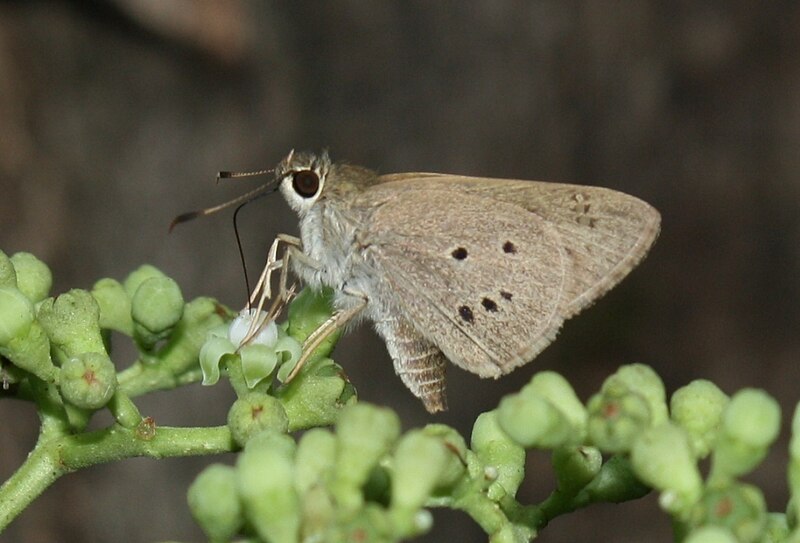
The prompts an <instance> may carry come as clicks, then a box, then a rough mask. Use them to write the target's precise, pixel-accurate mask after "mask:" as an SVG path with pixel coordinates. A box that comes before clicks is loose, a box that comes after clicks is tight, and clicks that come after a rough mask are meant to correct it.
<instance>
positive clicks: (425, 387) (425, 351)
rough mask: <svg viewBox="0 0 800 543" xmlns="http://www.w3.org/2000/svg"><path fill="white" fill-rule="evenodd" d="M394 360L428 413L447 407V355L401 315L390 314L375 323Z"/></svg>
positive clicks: (410, 388)
mask: <svg viewBox="0 0 800 543" xmlns="http://www.w3.org/2000/svg"><path fill="white" fill-rule="evenodd" d="M375 327H376V329H377V331H378V333H379V334H380V335H381V336H383V338H384V339H385V340H386V347H387V349H388V350H389V355H391V357H392V360H393V361H394V371H395V373H397V375H398V376H399V377H400V380H401V381H403V384H405V385H406V387H407V388H408V389H409V390H410V391H411V393H412V394H413V395H414V396H416V397H417V398H419V399H420V400H422V403H423V405H425V409H427V410H428V412H429V413H436V412H437V411H445V410H447V391H446V382H445V369H446V364H447V358H445V356H444V354H442V351H440V350H439V349H438V348H437V347H436V345H434V344H433V343H431V342H429V341H428V340H426V339H424V338H423V337H422V336H420V335H419V333H418V332H417V331H416V330H415V329H414V328H413V327H412V326H411V323H409V322H408V321H407V320H405V319H404V318H402V317H397V316H388V317H386V318H385V319H382V320H380V321H378V322H377V323H376V326H375Z"/></svg>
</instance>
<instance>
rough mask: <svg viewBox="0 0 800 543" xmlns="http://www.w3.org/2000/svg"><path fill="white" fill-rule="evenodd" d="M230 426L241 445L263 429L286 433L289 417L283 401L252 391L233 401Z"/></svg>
mask: <svg viewBox="0 0 800 543" xmlns="http://www.w3.org/2000/svg"><path fill="white" fill-rule="evenodd" d="M228 427H229V428H230V430H231V434H232V435H233V439H234V440H235V441H236V443H238V444H239V445H244V444H245V443H247V441H248V440H249V439H250V438H251V437H253V436H254V435H256V434H258V433H259V432H261V431H262V430H265V429H270V430H274V431H276V432H281V433H285V432H286V431H287V429H288V428H289V418H288V417H287V416H286V411H284V410H283V406H282V405H281V402H279V401H278V400H277V399H275V398H273V397H272V396H269V395H267V394H263V393H261V392H251V393H249V394H246V395H244V396H242V397H241V398H239V399H238V400H236V401H235V402H233V405H232V406H231V409H230V411H228Z"/></svg>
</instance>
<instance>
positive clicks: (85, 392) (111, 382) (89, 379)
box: [60, 353, 117, 409]
mask: <svg viewBox="0 0 800 543" xmlns="http://www.w3.org/2000/svg"><path fill="white" fill-rule="evenodd" d="M60 387H61V395H62V396H63V397H64V400H65V401H67V402H69V403H71V404H72V405H74V406H76V407H80V408H82V409H100V408H101V407H103V406H104V405H106V404H107V403H108V401H109V400H110V399H111V397H112V396H113V395H114V392H115V391H116V389H117V374H116V370H115V368H114V364H113V363H112V362H111V359H110V358H108V355H106V354H103V353H81V354H80V355H78V356H76V357H73V358H70V359H69V360H67V361H66V362H65V363H64V365H63V366H62V367H61V383H60Z"/></svg>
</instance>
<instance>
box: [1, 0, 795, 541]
mask: <svg viewBox="0 0 800 543" xmlns="http://www.w3.org/2000/svg"><path fill="white" fill-rule="evenodd" d="M799 45H800V4H798V3H796V2H789V1H786V2H779V1H775V2H757V1H755V0H738V1H736V0H733V1H729V2H712V1H698V0H692V1H689V0H676V1H671V2H657V1H638V2H634V1H621V2H571V1H566V2H565V1H563V0H553V1H543V2H532V1H530V2H522V1H516V2H497V1H494V0H484V1H480V2H462V1H448V2H423V1H408V2H371V1H368V0H363V1H354V0H353V1H342V2H336V3H323V2H310V1H292V2H276V3H266V2H259V1H257V0H238V1H237V0H228V1H225V2H213V1H195V2H189V1H177V0H163V1H154V0H151V1H145V0H116V1H108V2H101V1H96V2H92V1H78V0H75V1H62V2H57V1H31V2H23V1H16V2H13V1H3V2H0V248H2V249H3V250H5V251H6V252H7V253H9V254H10V253H13V252H15V251H19V250H27V251H31V252H33V253H35V254H36V255H38V256H39V257H40V258H42V259H43V260H45V261H46V262H47V263H48V264H49V265H50V266H51V267H52V269H53V271H54V274H55V286H54V292H56V293H58V292H62V291H64V290H66V289H68V288H72V287H86V288H88V287H90V286H91V285H92V284H93V282H94V281H95V280H96V279H98V278H101V277H106V276H110V277H116V278H120V279H121V278H123V277H124V276H125V275H126V274H127V273H128V272H129V271H130V270H132V269H133V268H135V267H136V266H138V265H140V264H142V263H145V262H149V263H152V264H154V265H156V266H158V267H159V268H161V269H162V270H164V271H165V272H166V273H167V274H169V275H171V276H172V277H174V278H175V279H176V280H177V281H178V282H179V284H180V285H181V286H182V288H183V291H184V295H185V296H186V297H187V298H192V297H195V296H198V295H212V296H215V297H217V298H219V299H220V300H222V301H223V302H224V303H226V304H229V305H231V306H240V305H242V303H243V301H244V290H245V287H244V284H243V280H242V273H241V268H240V265H239V262H238V256H237V253H236V248H235V242H234V236H233V231H232V228H231V222H230V214H222V215H221V216H216V217H213V218H209V219H206V220H204V221H200V222H195V223H192V224H190V225H185V226H182V227H181V228H179V229H178V230H176V231H175V232H174V233H172V234H171V235H167V232H166V226H167V225H168V224H169V221H170V220H171V218H172V217H173V216H174V215H175V214H177V213H179V212H182V211H186V210H188V209H193V208H197V207H203V206H206V205H210V204H212V203H216V202H220V201H223V200H225V199H228V198H230V197H232V196H234V195H237V194H240V193H242V192H244V191H245V190H246V189H249V188H251V187H252V186H254V184H255V182H253V183H250V182H247V181H241V182H238V181H237V182H231V183H230V184H225V185H222V186H214V183H213V178H214V173H215V172H216V171H217V170H220V169H236V170H246V169H254V168H262V167H271V166H272V165H274V164H275V163H276V162H277V161H278V160H280V159H281V158H282V157H283V155H284V154H285V153H286V152H287V151H288V150H289V149H291V148H297V149H311V150H317V149H320V148H324V147H327V148H329V149H330V150H331V153H332V155H333V157H334V158H338V159H343V160H348V161H351V162H354V163H358V164H362V165H366V166H370V167H373V168H376V169H378V170H380V171H382V172H394V171H414V170H417V171H419V170H423V171H431V170H432V171H444V172H452V173H464V174H471V175H486V176H499V177H512V178H533V179H543V180H554V181H574V182H579V183H583V184H598V185H605V186H608V187H612V188H616V189H619V190H623V191H626V192H629V193H632V194H634V195H637V196H639V197H641V198H643V199H645V200H647V201H649V202H651V203H652V204H653V205H655V206H656V207H657V208H658V209H659V210H660V211H661V212H662V215H663V231H662V234H661V238H660V240H659V241H658V243H657V244H656V246H655V248H654V250H653V252H652V253H651V255H650V256H649V257H648V259H647V260H646V261H645V262H644V264H643V265H642V266H641V267H640V268H639V269H637V270H636V271H635V272H634V273H633V274H632V275H631V277H630V278H629V279H628V280H627V281H625V282H624V283H623V284H622V285H621V286H620V287H618V288H617V289H615V290H614V292H612V293H611V294H610V295H609V296H607V297H606V298H605V299H603V300H602V301H601V302H599V303H598V304H597V305H596V306H595V307H593V308H591V309H590V310H588V311H587V312H586V313H584V314H583V315H581V316H580V317H579V318H577V319H575V320H574V321H572V322H569V323H568V324H567V326H566V327H565V329H564V331H563V332H562V333H561V335H560V338H559V340H558V341H557V342H556V343H555V344H554V345H553V346H552V347H550V348H548V349H547V350H546V351H545V352H544V353H543V354H542V355H541V356H540V357H539V358H538V359H537V361H536V363H535V364H533V365H530V366H527V367H524V368H522V369H520V370H518V371H517V372H515V374H513V375H512V376H510V377H508V378H505V379H502V380H500V381H497V382H488V381H481V380H479V379H478V378H477V377H473V376H471V375H467V374H465V373H464V372H462V371H460V370H457V369H453V371H452V372H451V373H450V403H451V411H450V412H448V413H447V414H445V415H444V416H439V417H435V419H434V420H437V421H441V422H446V423H449V424H453V425H455V426H456V427H457V428H459V429H460V430H461V431H463V432H465V433H467V434H468V432H469V428H470V422H471V421H472V420H473V419H474V417H475V416H476V415H477V414H478V413H480V412H481V411H483V410H486V409H489V408H491V407H493V406H495V405H496V403H497V401H498V400H499V399H500V397H501V396H502V395H503V394H504V393H507V392H510V391H513V390H516V389H517V388H518V387H519V386H520V385H521V384H522V383H523V382H525V381H526V380H527V379H529V378H530V376H531V375H532V374H533V373H534V372H535V371H536V370H540V369H553V370H556V371H559V372H561V373H562V374H564V375H565V376H566V377H567V378H568V379H569V380H570V381H571V382H572V383H574V385H575V386H576V388H577V389H578V392H579V394H580V395H581V397H582V398H586V397H587V396H588V395H589V394H591V393H592V392H593V391H594V390H596V389H597V388H598V387H599V386H600V384H601V382H602V380H603V378H605V377H606V376H607V375H608V374H610V373H611V372H613V371H614V370H615V368H616V367H617V366H618V365H620V364H623V363H629V362H634V361H639V362H645V363H648V364H651V365H652V366H653V367H654V368H656V370H657V371H659V372H660V374H661V375H662V376H663V377H664V379H665V382H666V384H667V387H668V389H669V391H673V390H674V389H675V388H677V387H678V386H681V385H683V384H686V383H687V382H689V381H690V380H692V379H695V378H699V377H705V378H709V379H712V380H714V381H715V382H717V383H718V384H719V385H720V386H721V387H722V388H723V389H724V390H725V391H726V392H728V393H732V392H734V391H736V390H737V389H739V388H742V387H745V386H757V387H762V388H765V389H766V390H768V391H769V392H770V393H771V394H773V395H775V396H776V397H777V398H778V399H779V401H780V402H781V405H782V406H783V408H784V413H785V417H784V418H785V420H784V424H783V426H784V432H783V436H782V439H783V440H784V441H785V438H786V433H787V428H788V421H789V418H790V417H791V413H792V410H793V408H794V404H795V402H796V401H797V400H798V399H800V386H798V377H800V370H798V362H799V361H800V338H798V334H797V330H798V325H799V324H800V283H799V282H798V271H800V259H799V257H800V213H799V212H798V210H800V199H799V198H798V196H800V194H798V193H800V60H798V58H800V55H798V53H800V47H798V46H799ZM240 227H241V232H242V236H243V238H244V243H245V250H246V252H247V257H248V259H249V261H250V266H251V267H252V269H253V270H257V269H259V266H260V265H261V264H262V262H263V258H264V256H265V250H266V248H267V246H268V244H269V242H270V241H271V240H272V238H273V236H274V235H275V234H276V233H278V232H289V233H294V232H296V224H295V220H294V218H293V216H292V215H291V214H290V212H289V211H288V210H287V208H286V206H285V204H284V203H283V201H282V200H281V199H280V198H278V197H275V198H272V199H271V200H270V199H268V200H262V201H259V202H257V203H254V204H252V205H250V206H249V207H248V208H246V209H245V210H244V212H243V213H242V220H241V224H240ZM130 356H131V354H130V352H129V351H127V352H126V351H125V350H124V349H122V350H120V351H119V352H118V353H117V356H116V359H117V360H118V361H119V362H120V363H121V364H125V363H127V361H128V360H130ZM336 358H337V360H338V361H339V362H340V363H341V364H342V365H343V366H344V367H345V368H346V369H347V371H348V374H349V375H350V377H351V379H352V381H353V382H354V383H355V385H356V387H357V388H358V390H359V393H360V396H361V398H362V399H364V400H368V401H374V402H380V403H385V404H388V405H390V406H391V407H393V408H395V409H397V410H398V411H399V412H400V413H401V415H402V417H403V420H404V425H405V427H406V428H409V427H412V426H418V425H422V424H424V423H426V422H427V421H429V420H431V417H429V416H428V415H427V414H426V413H425V412H424V410H423V409H422V407H421V405H420V404H419V403H418V402H416V401H415V400H414V399H413V398H412V397H411V396H410V395H409V394H408V393H407V392H406V391H405V389H404V388H403V387H402V385H401V384H400V382H399V380H398V379H397V378H396V377H394V375H393V373H392V369H391V363H390V362H389V360H388V357H387V355H386V354H385V349H384V347H383V345H382V344H381V343H380V342H379V340H377V339H376V337H375V336H374V335H373V334H372V333H371V332H370V331H369V330H368V329H367V328H366V327H365V328H363V329H362V330H360V331H359V332H358V333H353V334H350V335H349V336H347V337H346V338H345V339H344V340H343V341H342V342H341V344H340V348H339V350H338V351H337V356H336ZM230 398H231V394H230V392H229V391H227V386H226V385H225V384H222V385H220V386H217V387H214V388H211V389H203V388H201V387H191V388H190V389H188V390H184V391H180V392H179V393H162V394H157V395H155V396H153V397H150V398H147V399H146V400H145V401H143V402H142V405H143V407H142V408H143V410H144V412H145V413H146V414H149V415H152V416H154V417H155V418H156V421H157V423H159V424H162V425H202V424H206V425H208V424H220V423H222V422H223V421H224V418H225V413H226V409H227V405H229V402H230ZM0 420H2V438H0V476H2V478H3V479H5V478H6V477H7V476H8V475H9V474H10V473H11V472H12V471H13V469H14V468H15V467H16V466H17V465H19V463H20V462H21V461H22V459H24V456H25V453H26V452H27V451H28V450H29V449H30V447H31V446H32V445H33V442H34V439H35V432H36V426H37V423H36V418H35V415H34V413H33V412H32V410H31V409H30V407H29V406H27V405H23V404H20V403H16V402H8V401H5V402H2V404H0ZM218 460H219V458H201V459H192V460H165V461H155V460H145V459H139V460H130V461H126V462H123V463H120V464H115V465H109V466H101V467H97V468H94V469H90V470H86V471H84V472H80V473H77V474H74V475H70V476H68V477H65V478H64V479H63V480H61V481H59V482H58V483H57V484H56V485H55V486H54V487H53V488H51V489H49V490H48V491H47V492H46V493H45V494H44V495H43V496H42V497H40V498H39V499H38V500H37V501H36V502H35V503H34V504H33V506H32V507H31V508H30V509H29V510H27V511H26V512H25V513H24V514H23V515H22V516H21V517H20V518H19V519H17V520H16V521H15V522H14V523H13V524H12V526H11V527H10V528H9V529H8V530H7V531H6V533H5V534H3V535H1V536H0V541H3V542H5V541H8V542H11V541H25V542H44V541H76V542H77V541H80V542H85V541H112V540H114V541H132V542H139V541H141V542H145V541H156V540H163V539H168V538H174V539H182V540H198V539H199V538H200V533H199V531H198V530H197V528H196V527H195V526H194V524H193V522H192V521H191V518H190V516H189V513H188V511H187V508H186V505H185V498H184V492H185V489H186V487H187V485H188V483H189V482H190V481H191V480H192V478H193V477H194V475H195V474H196V473H197V472H198V471H199V470H200V469H202V467H203V466H204V465H206V464H208V463H210V462H212V461H218ZM223 460H230V459H223ZM785 462H786V454H785V443H782V444H780V445H779V446H777V447H776V448H775V450H774V451H773V452H772V453H771V455H770V456H769V457H768V459H767V461H766V463H765V465H764V466H762V468H761V469H760V470H759V471H758V472H757V473H756V474H755V475H754V476H753V477H752V480H754V481H755V482H757V483H758V484H761V485H764V486H765V488H766V492H767V500H768V503H769V505H770V508H771V509H772V510H782V509H783V508H784V506H785V500H786V498H787V492H786V483H785V475H784V474H785ZM551 488H552V477H551V475H550V469H549V466H548V459H547V456H546V455H543V454H536V453H534V454H532V455H531V462H530V468H529V472H528V476H527V480H526V486H525V488H524V489H523V490H522V492H521V495H522V497H523V498H524V499H525V500H527V501H533V500H538V499H541V498H543V497H544V496H545V495H546V493H547V492H548V491H549V490H550V489H551ZM435 522H436V526H435V528H434V531H433V532H432V534H431V535H430V536H428V537H427V538H426V540H427V541H436V540H438V541H451V540H455V538H456V537H458V538H460V540H461V541H483V540H484V539H485V538H484V537H483V536H482V535H481V532H480V531H478V530H477V528H476V527H475V526H474V525H473V524H472V521H471V520H469V519H468V518H467V517H466V516H464V515H460V514H456V513H447V514H441V513H436V516H435ZM670 533H671V532H670V528H669V521H668V518H667V517H666V516H665V515H664V514H662V513H661V512H660V511H659V510H658V506H657V503H656V498H655V496H650V497H648V498H646V499H645V500H642V501H641V502H638V503H634V504H623V505H619V506H600V507H593V508H591V509H590V510H588V511H583V512H580V513H576V514H573V515H571V516H567V517H564V518H562V519H557V520H556V521H554V522H553V523H552V524H551V525H550V526H549V527H548V528H547V529H546V530H545V531H544V532H543V534H542V536H541V538H540V541H547V542H557V541H558V542H560V541H615V542H617V541H618V542H623V541H625V542H627V541H643V540H659V541H668V540H670V539H671V536H670Z"/></svg>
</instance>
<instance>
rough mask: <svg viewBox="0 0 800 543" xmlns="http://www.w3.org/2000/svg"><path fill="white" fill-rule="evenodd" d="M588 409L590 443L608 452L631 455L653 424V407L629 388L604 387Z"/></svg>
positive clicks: (589, 404)
mask: <svg viewBox="0 0 800 543" xmlns="http://www.w3.org/2000/svg"><path fill="white" fill-rule="evenodd" d="M587 408H588V410H589V421H588V424H587V430H588V432H587V433H588V436H589V440H590V441H591V442H592V443H593V444H594V445H596V446H597V447H599V448H600V449H601V450H603V451H606V452H611V453H620V452H627V451H628V450H629V449H630V447H631V445H632V444H633V442H634V441H635V440H636V438H638V437H639V436H640V435H641V434H642V432H644V431H645V430H646V429H647V428H649V427H650V426H651V424H652V414H651V412H650V404H649V403H648V402H647V400H646V399H645V398H644V397H643V396H641V395H640V394H639V393H638V392H635V391H633V390H631V389H629V388H627V387H618V386H609V387H605V386H604V387H603V390H602V391H601V392H600V393H598V394H595V395H594V396H592V397H591V398H590V399H589V402H588V404H587Z"/></svg>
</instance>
